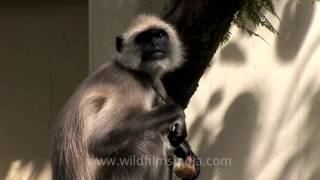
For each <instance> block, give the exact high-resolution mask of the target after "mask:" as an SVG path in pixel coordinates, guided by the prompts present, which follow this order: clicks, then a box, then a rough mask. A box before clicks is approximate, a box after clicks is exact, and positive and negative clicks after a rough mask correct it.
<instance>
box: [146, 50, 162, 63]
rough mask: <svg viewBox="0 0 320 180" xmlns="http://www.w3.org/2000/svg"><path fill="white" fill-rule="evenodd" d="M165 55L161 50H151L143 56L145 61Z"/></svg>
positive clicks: (159, 58)
mask: <svg viewBox="0 0 320 180" xmlns="http://www.w3.org/2000/svg"><path fill="white" fill-rule="evenodd" d="M165 57H166V53H165V52H163V51H153V52H150V53H148V55H147V56H146V57H145V58H144V59H145V60H147V61H152V60H161V59H164V58H165Z"/></svg>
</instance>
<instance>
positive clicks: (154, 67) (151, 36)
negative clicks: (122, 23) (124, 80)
mask: <svg viewBox="0 0 320 180" xmlns="http://www.w3.org/2000/svg"><path fill="white" fill-rule="evenodd" d="M116 48H117V52H118V57H117V59H116V60H117V61H118V62H120V64H121V65H123V66H125V67H126V68H127V69H132V70H136V71H142V72H147V73H149V74H150V75H152V76H153V75H156V76H157V75H162V74H163V73H164V72H168V71H172V70H174V69H176V68H177V67H179V66H180V65H181V64H182V63H183V60H184V57H183V54H184V53H183V48H182V44H181V42H180V40H179V37H178V35H177V32H176V31H175V29H174V28H173V27H172V26H171V25H169V24H168V23H166V22H164V21H163V20H161V19H159V18H158V17H155V16H145V15H141V16H138V17H137V18H136V19H135V20H134V21H133V23H132V25H131V26H130V28H129V29H128V31H126V32H125V33H124V34H122V35H121V36H118V37H117V38H116Z"/></svg>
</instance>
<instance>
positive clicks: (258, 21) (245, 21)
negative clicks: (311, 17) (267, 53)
mask: <svg viewBox="0 0 320 180" xmlns="http://www.w3.org/2000/svg"><path fill="white" fill-rule="evenodd" d="M317 1H320V0H317ZM264 12H270V13H271V14H272V15H273V16H274V17H276V18H277V19H279V17H278V15H277V13H276V11H275V9H274V3H273V0H243V4H242V7H241V9H240V10H239V11H238V12H237V13H236V14H235V15H234V18H233V23H234V24H235V25H236V26H237V27H239V28H240V29H241V30H243V31H245V32H247V33H248V34H249V35H250V36H252V35H253V36H257V37H260V38H262V39H263V37H261V36H260V35H259V34H257V33H255V32H254V31H253V30H252V29H254V28H256V27H258V26H263V27H265V28H267V29H268V30H269V31H271V32H272V33H275V34H277V33H278V32H277V30H276V28H275V27H274V26H273V25H272V24H271V22H270V21H269V20H268V18H267V17H266V16H265V15H264ZM249 24H250V27H251V29H250V28H249ZM229 37H230V32H228V33H226V35H225V37H223V40H222V43H225V42H227V41H228V40H229ZM263 40H264V39H263Z"/></svg>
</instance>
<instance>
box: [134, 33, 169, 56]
mask: <svg viewBox="0 0 320 180" xmlns="http://www.w3.org/2000/svg"><path fill="white" fill-rule="evenodd" d="M135 43H136V44H137V45H138V46H139V47H140V50H141V58H142V61H156V60H164V59H165V58H166V57H168V53H169V49H170V48H169V46H170V41H169V35H168V33H167V32H166V31H165V30H163V29H160V28H151V29H148V30H146V31H144V32H142V33H140V34H138V35H137V37H136V38H135Z"/></svg>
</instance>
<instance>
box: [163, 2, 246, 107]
mask: <svg viewBox="0 0 320 180" xmlns="http://www.w3.org/2000/svg"><path fill="white" fill-rule="evenodd" d="M242 1H243V0H169V1H168V2H167V4H166V6H165V8H164V10H163V14H162V17H163V18H164V19H165V20H167V21H168V22H170V23H171V24H173V25H174V26H175V27H176V29H177V30H178V33H179V35H180V38H181V40H182V41H183V43H184V46H185V50H186V57H185V58H186V62H185V63H184V65H183V66H182V67H181V68H179V69H177V70H176V71H174V72H171V73H168V74H167V75H166V76H165V77H164V78H163V83H164V85H165V88H166V91H167V93H168V95H169V96H170V97H171V98H172V99H173V100H174V101H175V102H176V103H178V104H180V105H181V106H182V107H183V108H186V107H187V105H188V103H189V100H190V98H191V97H192V95H193V94H194V92H195V91H196V89H197V87H198V83H199V80H200V78H201V77H202V75H203V74H204V72H205V70H206V69H207V67H208V66H209V65H210V62H211V59H212V58H213V55H214V53H215V52H216V50H217V48H218V47H219V44H220V43H221V41H222V40H223V37H224V35H225V34H226V33H227V32H228V30H229V28H230V25H231V22H232V19H233V16H234V14H235V13H236V12H237V11H238V10H239V9H240V7H241V3H242Z"/></svg>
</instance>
